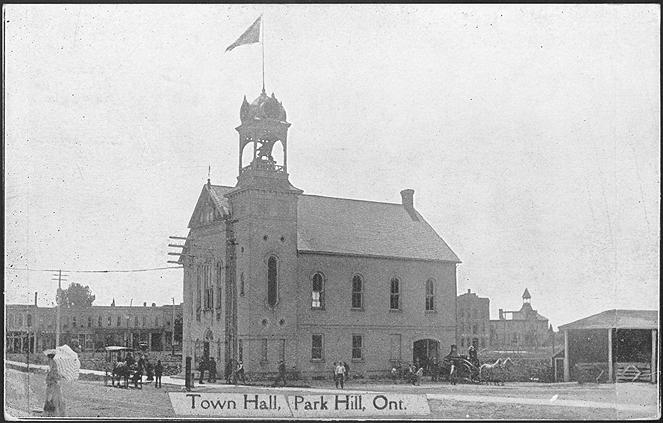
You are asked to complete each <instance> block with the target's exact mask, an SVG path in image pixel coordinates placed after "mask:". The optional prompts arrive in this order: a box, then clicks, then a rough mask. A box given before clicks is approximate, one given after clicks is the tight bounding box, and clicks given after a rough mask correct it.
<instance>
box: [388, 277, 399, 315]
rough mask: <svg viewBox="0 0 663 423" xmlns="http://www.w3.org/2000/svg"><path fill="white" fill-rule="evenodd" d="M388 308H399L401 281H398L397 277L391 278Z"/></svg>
mask: <svg viewBox="0 0 663 423" xmlns="http://www.w3.org/2000/svg"><path fill="white" fill-rule="evenodd" d="M389 308H390V309H391V310H400V309H401V281H399V280H398V278H393V279H392V280H391V291H390V296H389Z"/></svg>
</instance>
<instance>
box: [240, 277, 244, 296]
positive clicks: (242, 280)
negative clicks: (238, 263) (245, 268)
mask: <svg viewBox="0 0 663 423" xmlns="http://www.w3.org/2000/svg"><path fill="white" fill-rule="evenodd" d="M239 295H241V296H244V272H242V274H241V275H239Z"/></svg>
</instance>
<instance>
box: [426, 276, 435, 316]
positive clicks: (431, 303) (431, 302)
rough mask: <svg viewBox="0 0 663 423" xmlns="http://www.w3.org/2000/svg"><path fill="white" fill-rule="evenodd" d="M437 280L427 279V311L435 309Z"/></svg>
mask: <svg viewBox="0 0 663 423" xmlns="http://www.w3.org/2000/svg"><path fill="white" fill-rule="evenodd" d="M434 289H435V281H433V279H428V280H427V281H426V311H433V310H435V291H434Z"/></svg>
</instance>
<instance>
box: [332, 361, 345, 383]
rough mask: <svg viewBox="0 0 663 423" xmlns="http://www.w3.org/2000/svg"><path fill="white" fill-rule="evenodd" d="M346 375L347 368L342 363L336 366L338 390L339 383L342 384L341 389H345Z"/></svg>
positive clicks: (335, 374) (335, 373)
mask: <svg viewBox="0 0 663 423" xmlns="http://www.w3.org/2000/svg"><path fill="white" fill-rule="evenodd" d="M344 375H345V367H343V363H341V362H340V361H339V362H338V363H337V364H336V369H335V370H334V376H335V380H336V387H337V388H338V385H339V383H340V384H341V389H343V379H344Z"/></svg>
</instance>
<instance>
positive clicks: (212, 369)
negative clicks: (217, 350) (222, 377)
mask: <svg viewBox="0 0 663 423" xmlns="http://www.w3.org/2000/svg"><path fill="white" fill-rule="evenodd" d="M207 364H208V366H207V367H208V369H207V370H208V371H209V376H208V377H207V381H208V382H210V383H216V360H214V357H211V358H210V359H209V361H208V362H207Z"/></svg>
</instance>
